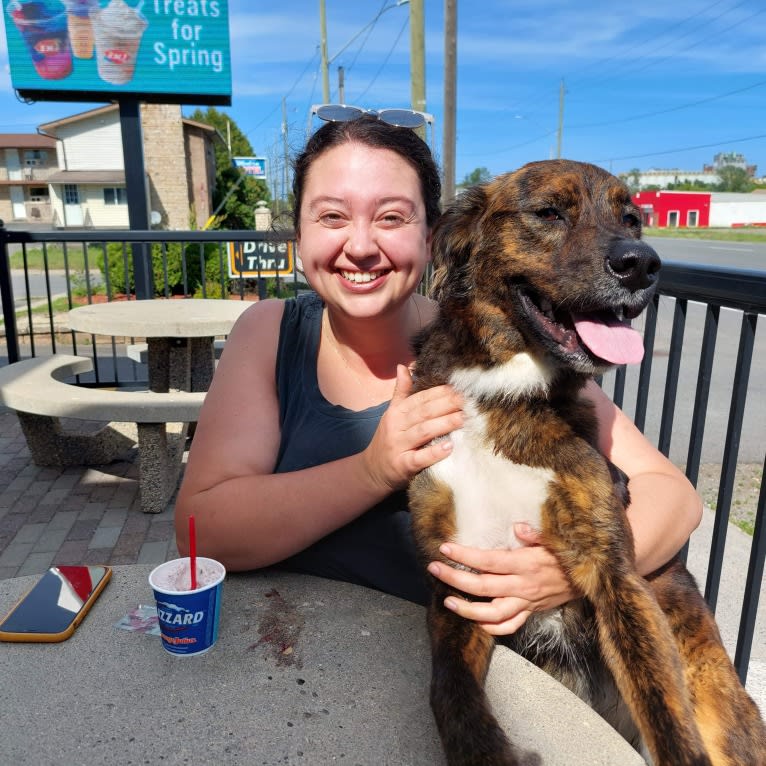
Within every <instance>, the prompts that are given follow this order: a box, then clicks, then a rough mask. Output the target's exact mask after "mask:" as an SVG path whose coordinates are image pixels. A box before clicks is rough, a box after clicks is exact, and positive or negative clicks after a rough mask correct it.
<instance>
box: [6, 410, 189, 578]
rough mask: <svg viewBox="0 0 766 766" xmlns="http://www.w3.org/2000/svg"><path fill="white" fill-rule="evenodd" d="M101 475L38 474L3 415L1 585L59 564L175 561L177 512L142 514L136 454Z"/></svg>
mask: <svg viewBox="0 0 766 766" xmlns="http://www.w3.org/2000/svg"><path fill="white" fill-rule="evenodd" d="M131 457H132V459H131V460H126V461H120V462H115V463H111V464H110V465H108V466H103V467H101V468H92V467H91V468H86V467H83V468H79V467H78V468H40V467H38V466H36V465H35V464H34V463H33V462H32V460H31V458H30V456H29V451H28V449H27V445H26V441H25V440H24V435H23V434H22V432H21V428H20V426H19V421H18V418H17V417H16V415H15V413H13V412H10V411H8V410H6V409H4V408H0V579H5V578H9V577H19V576H22V575H32V574H41V573H42V572H44V571H45V570H46V569H47V568H48V567H50V566H55V565H59V564H155V563H157V564H159V563H161V562H163V561H166V560H167V559H169V558H173V557H175V556H176V555H177V551H176V546H175V531H174V528H173V504H172V502H171V504H170V506H169V507H168V508H167V509H166V510H165V511H163V512H162V513H158V514H146V513H143V512H142V511H141V508H140V504H139V498H138V484H137V481H136V476H137V466H136V465H134V463H133V460H134V459H135V451H134V454H133V455H132V456H131Z"/></svg>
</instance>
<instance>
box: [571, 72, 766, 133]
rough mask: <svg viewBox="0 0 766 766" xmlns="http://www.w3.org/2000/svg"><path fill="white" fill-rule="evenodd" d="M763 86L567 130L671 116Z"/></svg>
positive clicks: (764, 81) (748, 86)
mask: <svg viewBox="0 0 766 766" xmlns="http://www.w3.org/2000/svg"><path fill="white" fill-rule="evenodd" d="M762 85H766V80H760V81H759V82H756V83H753V84H752V85H747V86H745V87H744V88H737V89H736V90H730V91H727V92H726V93H719V94H718V95H716V96H709V97H708V98H702V99H699V100H698V101H690V102H689V103H686V104H679V105H678V106H670V107H668V108H667V109H659V110H657V111H654V112H643V113H642V114H634V115H631V116H629V117H621V118H620V119H619V120H606V121H604V122H589V123H581V124H579V125H568V126H567V130H580V129H584V128H601V127H605V126H607V125H619V124H620V123H624V122H635V121H636V120H643V119H645V118H647V117H657V116H658V115H661V114H669V113H670V112H680V111H683V110H684V109H691V108H692V107H695V106H700V105H701V104H709V103H710V102H711V101H719V100H720V99H722V98H727V97H728V96H736V95H737V94H739V93H745V92H746V91H748V90H753V89H754V88H760V87H761V86H762Z"/></svg>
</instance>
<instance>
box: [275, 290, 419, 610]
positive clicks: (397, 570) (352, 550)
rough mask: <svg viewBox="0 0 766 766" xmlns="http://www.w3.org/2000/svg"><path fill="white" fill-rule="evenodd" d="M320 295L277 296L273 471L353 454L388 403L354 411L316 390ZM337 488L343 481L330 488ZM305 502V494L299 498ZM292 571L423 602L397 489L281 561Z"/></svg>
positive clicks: (402, 497) (365, 441) (403, 498)
mask: <svg viewBox="0 0 766 766" xmlns="http://www.w3.org/2000/svg"><path fill="white" fill-rule="evenodd" d="M322 308H323V306H322V301H321V299H320V298H319V296H317V295H316V294H315V293H308V294H304V295H301V296H299V297H298V298H297V299H294V298H291V299H288V300H286V301H285V310H284V316H283V318H282V324H281V327H280V333H279V346H278V350H277V366H276V376H277V381H276V382H277V395H278V397H279V421H280V428H281V442H280V447H279V454H278V456H277V466H276V469H275V473H285V472H288V471H297V470H301V469H303V468H308V467H310V466H314V465H320V464H323V463H329V462H330V461H332V460H339V459H340V458H344V457H348V456H349V455H353V454H356V453H357V452H361V451H362V450H363V449H364V448H365V447H366V446H367V445H368V444H369V443H370V439H372V436H373V434H374V433H375V429H376V428H377V426H378V423H379V421H380V418H381V416H382V415H383V413H384V412H385V411H386V408H387V407H388V403H384V404H380V405H378V406H376V407H370V408H368V409H366V410H362V411H360V412H355V411H353V410H349V409H347V408H345V407H341V406H339V405H335V404H331V403H330V402H328V401H327V400H326V399H325V398H324V396H322V393H321V391H320V390H319V383H318V380H317V354H318V351H319V339H320V336H321V329H322ZM338 491H339V492H342V491H343V487H338ZM305 502H306V503H309V504H310V503H311V497H306V499H305ZM283 566H284V567H287V568H289V569H291V570H293V571H300V572H305V573H308V574H315V575H319V576H322V577H329V578H332V579H336V580H344V581H346V582H352V583H356V584H358V585H365V586H368V587H371V588H376V589H377V590H382V591H385V592H386V593H391V594H392V595H395V596H399V597H401V598H406V599H408V600H409V601H415V602H417V603H421V604H425V603H427V600H428V590H427V586H426V583H425V578H424V576H423V573H422V570H421V568H420V566H419V565H418V563H417V559H416V553H415V544H414V541H413V539H412V533H411V530H410V515H409V511H408V509H407V496H406V493H405V492H403V491H402V492H394V493H393V494H391V495H389V496H388V497H387V498H386V499H385V500H383V501H382V502H381V503H378V504H377V505H375V506H374V507H372V508H370V510H368V511H367V512H366V513H364V514H362V515H361V516H360V517H359V518H357V519H355V520H354V521H352V522H351V523H349V524H347V525H346V526H344V527H342V528H341V529H338V530H336V531H335V532H333V533H331V534H329V535H327V536H326V537H324V538H323V539H321V540H319V541H317V542H316V543H314V544H313V545H311V546H310V547H309V548H307V549H306V550H304V551H301V552H300V553H297V554H295V555H294V556H292V557H290V558H289V559H287V560H286V561H285V562H283Z"/></svg>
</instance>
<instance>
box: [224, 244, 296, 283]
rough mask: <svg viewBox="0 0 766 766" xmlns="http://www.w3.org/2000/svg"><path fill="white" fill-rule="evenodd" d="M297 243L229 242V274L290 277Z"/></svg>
mask: <svg viewBox="0 0 766 766" xmlns="http://www.w3.org/2000/svg"><path fill="white" fill-rule="evenodd" d="M294 251H295V243H294V242H293V241H288V242H271V241H268V240H257V241H255V242H229V276H230V277H246V278H251V279H255V278H257V277H290V276H292V274H293V264H294V262H295V257H294V255H295V253H294Z"/></svg>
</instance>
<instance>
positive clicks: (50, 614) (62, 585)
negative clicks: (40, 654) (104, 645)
mask: <svg viewBox="0 0 766 766" xmlns="http://www.w3.org/2000/svg"><path fill="white" fill-rule="evenodd" d="M111 576H112V570H111V568H110V567H107V566H61V567H51V568H50V569H49V570H48V571H47V572H46V573H45V574H44V575H43V576H42V577H41V578H40V580H38V582H37V584H36V585H35V586H34V587H33V588H32V590H30V591H29V593H27V595H26V596H24V598H22V599H21V601H19V603H18V604H17V605H16V606H15V607H14V608H13V609H12V610H11V611H10V612H9V614H8V615H7V616H6V617H5V619H4V620H3V621H2V622H1V623H0V641H40V642H44V641H47V642H53V641H64V640H66V639H67V638H69V636H71V635H72V633H74V629H75V628H76V627H77V626H78V625H79V624H80V622H81V621H82V619H83V617H85V615H86V614H87V613H88V610H89V609H90V608H91V606H93V603H94V602H95V600H96V599H97V598H98V597H99V594H100V593H101V591H102V590H104V588H105V587H106V584H107V583H108V582H109V578H110V577H111Z"/></svg>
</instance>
